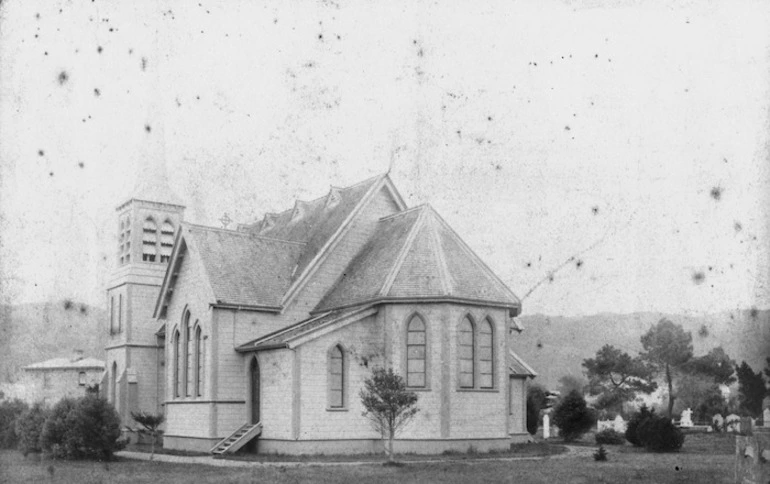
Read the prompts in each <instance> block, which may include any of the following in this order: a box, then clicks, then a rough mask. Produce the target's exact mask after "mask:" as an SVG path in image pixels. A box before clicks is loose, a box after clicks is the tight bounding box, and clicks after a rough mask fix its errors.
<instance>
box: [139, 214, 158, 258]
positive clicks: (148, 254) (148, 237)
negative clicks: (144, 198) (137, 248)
mask: <svg viewBox="0 0 770 484" xmlns="http://www.w3.org/2000/svg"><path fill="white" fill-rule="evenodd" d="M142 232H143V233H142V260H143V261H145V262H155V257H156V256H157V254H158V247H157V245H158V226H157V225H155V220H153V219H152V217H147V218H146V219H145V221H144V226H143V228H142Z"/></svg>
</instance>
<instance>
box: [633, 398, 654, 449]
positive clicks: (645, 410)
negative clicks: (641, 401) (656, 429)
mask: <svg viewBox="0 0 770 484" xmlns="http://www.w3.org/2000/svg"><path fill="white" fill-rule="evenodd" d="M653 415H655V410H652V409H650V408H649V407H647V405H642V407H641V408H640V409H639V411H638V412H636V413H634V414H633V415H632V416H631V418H630V419H629V420H628V424H627V425H626V440H627V441H629V442H631V444H633V445H634V446H635V447H644V443H642V441H641V440H640V439H639V435H638V434H637V429H638V428H639V426H640V425H641V424H642V423H644V422H645V421H647V419H649V418H650V417H652V416H653Z"/></svg>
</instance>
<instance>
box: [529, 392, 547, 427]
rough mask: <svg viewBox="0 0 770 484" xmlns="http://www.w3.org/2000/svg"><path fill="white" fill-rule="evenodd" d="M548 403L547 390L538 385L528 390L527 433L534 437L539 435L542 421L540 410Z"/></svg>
mask: <svg viewBox="0 0 770 484" xmlns="http://www.w3.org/2000/svg"><path fill="white" fill-rule="evenodd" d="M545 402H546V395H545V390H543V388H542V387H540V386H538V385H532V386H530V387H529V388H527V432H529V433H530V434H532V435H535V434H536V433H537V426H538V424H539V421H540V410H542V408H543V406H544V405H545Z"/></svg>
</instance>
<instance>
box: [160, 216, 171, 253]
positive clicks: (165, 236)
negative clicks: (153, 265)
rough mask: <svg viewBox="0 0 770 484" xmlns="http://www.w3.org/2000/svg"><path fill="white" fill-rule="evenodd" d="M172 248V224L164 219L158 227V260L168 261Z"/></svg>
mask: <svg viewBox="0 0 770 484" xmlns="http://www.w3.org/2000/svg"><path fill="white" fill-rule="evenodd" d="M173 248H174V226H173V225H171V222H170V221H168V220H166V221H165V222H163V226H162V227H161V228H160V261H161V262H168V260H169V259H170V258H171V249H173Z"/></svg>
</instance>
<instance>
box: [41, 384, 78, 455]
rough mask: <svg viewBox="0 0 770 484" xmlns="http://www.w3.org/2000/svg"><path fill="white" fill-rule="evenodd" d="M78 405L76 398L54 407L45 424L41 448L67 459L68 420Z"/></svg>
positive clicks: (60, 401)
mask: <svg viewBox="0 0 770 484" xmlns="http://www.w3.org/2000/svg"><path fill="white" fill-rule="evenodd" d="M77 405H78V400H76V399H74V398H63V399H61V400H59V402H58V403H57V404H56V405H54V407H53V409H52V410H51V414H50V415H49V416H48V418H47V419H46V421H45V424H43V431H42V434H41V435H40V446H41V447H42V449H43V450H45V451H46V452H50V453H51V454H53V456H54V457H67V450H68V448H67V446H66V445H64V443H65V440H66V436H67V431H68V430H69V428H68V427H67V418H68V417H69V414H70V412H72V410H73V409H74V408H75V407H76V406H77Z"/></svg>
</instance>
